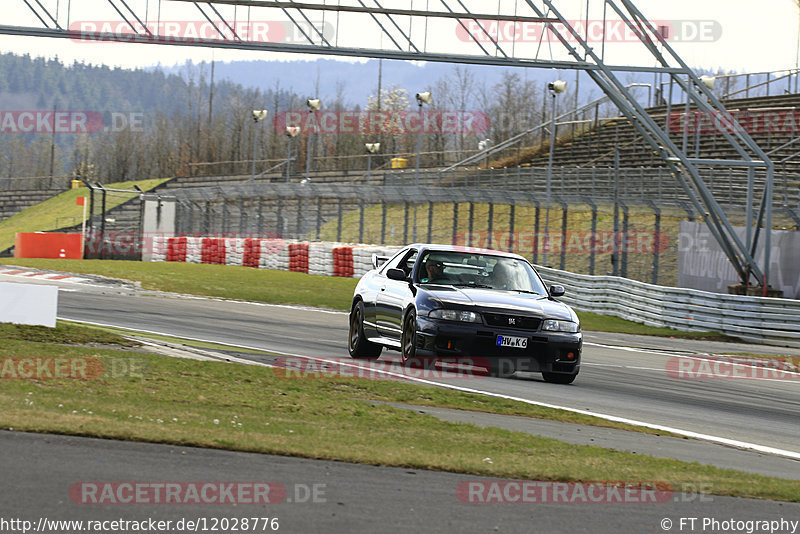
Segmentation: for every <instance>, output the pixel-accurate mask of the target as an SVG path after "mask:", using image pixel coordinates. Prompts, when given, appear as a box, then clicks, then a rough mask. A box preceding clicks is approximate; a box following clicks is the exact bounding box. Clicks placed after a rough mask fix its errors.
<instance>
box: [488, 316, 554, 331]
mask: <svg viewBox="0 0 800 534" xmlns="http://www.w3.org/2000/svg"><path fill="white" fill-rule="evenodd" d="M483 317H484V318H485V319H486V324H488V325H489V326H496V327H502V328H515V329H518V330H539V325H541V324H542V320H541V319H539V318H536V317H525V316H522V315H506V314H503V313H484V314H483Z"/></svg>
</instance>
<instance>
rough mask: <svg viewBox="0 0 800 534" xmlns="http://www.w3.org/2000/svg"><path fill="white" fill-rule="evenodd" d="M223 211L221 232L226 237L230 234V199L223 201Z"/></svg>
mask: <svg viewBox="0 0 800 534" xmlns="http://www.w3.org/2000/svg"><path fill="white" fill-rule="evenodd" d="M221 211H222V221H221V223H222V224H220V232H221V233H222V235H225V234H227V232H228V229H229V224H230V223H229V220H228V219H229V217H228V215H229V214H228V199H226V198H223V199H222V210H221Z"/></svg>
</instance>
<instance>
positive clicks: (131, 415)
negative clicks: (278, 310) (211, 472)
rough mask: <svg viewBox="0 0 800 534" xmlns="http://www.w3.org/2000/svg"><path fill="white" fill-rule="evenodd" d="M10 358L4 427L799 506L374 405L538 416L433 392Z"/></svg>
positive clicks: (76, 353)
mask: <svg viewBox="0 0 800 534" xmlns="http://www.w3.org/2000/svg"><path fill="white" fill-rule="evenodd" d="M65 328H67V329H77V330H81V329H80V328H79V327H75V326H73V325H65ZM87 330H88V329H87ZM90 332H91V331H90ZM70 335H75V336H76V337H78V338H79V337H80V335H81V334H79V333H75V334H70ZM108 335H112V334H108ZM29 337H32V338H35V337H36V336H35V335H30V336H29ZM106 341H108V340H106ZM31 357H35V358H41V359H48V358H60V359H65V358H77V359H82V360H85V361H91V362H95V364H96V363H97V362H100V365H94V366H92V365H89V366H88V367H89V368H92V369H94V374H92V375H91V376H90V377H89V378H88V379H82V380H80V379H38V380H37V379H19V378H18V379H14V378H8V377H7V374H8V370H9V368H8V367H6V365H7V364H6V361H7V360H8V359H9V358H31ZM0 360H2V362H3V363H2V365H0V370H3V371H2V374H0V376H2V378H0V403H2V406H3V410H2V412H0V427H2V428H14V429H16V430H25V431H34V432H55V433H62V434H69V435H79V436H92V437H101V438H111V439H124V440H133V441H148V442H155V443H170V444H176V445H186V446H190V445H191V446H200V447H210V448H219V449H228V450H238V451H249V452H258V453H269V454H280V455H288V456H299V457H307V458H320V459H329V460H342V461H348V462H356V463H364V464H374V465H389V466H402V467H408V468H418V469H432V470H441V471H451V472H458V473H469V474H474V475H482V476H496V477H505V478H515V479H528V480H540V481H621V480H628V481H646V482H665V483H669V484H671V485H672V486H673V487H676V488H679V487H681V485H683V484H692V485H693V486H692V487H704V488H708V489H709V491H710V492H712V493H714V494H717V495H731V496H739V497H752V498H761V499H775V500H784V501H795V502H796V501H800V482H798V481H791V480H783V479H778V478H772V477H766V476H761V475H754V474H746V473H742V472H738V471H735V470H727V469H719V468H715V467H709V466H704V465H700V464H698V463H686V462H680V461H676V460H670V459H661V458H653V457H650V456H645V455H639V454H630V453H624V452H617V451H613V450H608V449H602V448H598V447H589V446H576V445H570V444H566V443H563V442H559V441H557V440H554V439H549V438H542V437H537V436H531V435H528V434H524V433H519V432H511V431H506V430H500V429H492V428H479V427H477V426H474V425H468V424H459V423H450V422H444V421H440V420H438V419H436V418H434V417H431V416H427V415H423V414H419V413H416V412H413V411H408V410H402V409H397V408H394V407H391V406H387V405H381V404H379V405H371V404H369V403H365V402H364V400H376V401H388V402H400V403H406V404H430V403H432V404H433V405H443V406H456V407H458V406H469V407H472V408H473V409H480V408H487V409H490V410H491V411H497V412H503V411H515V409H517V410H519V411H526V410H536V409H538V408H536V407H521V406H520V407H515V406H512V404H513V405H518V404H520V403H511V402H510V401H502V400H499V399H488V398H484V397H481V396H479V395H472V394H467V393H461V392H455V391H448V390H441V389H438V388H433V387H429V386H418V385H413V384H406V383H400V382H390V381H382V380H365V379H357V378H352V379H317V380H315V379H288V378H282V377H281V376H280V375H279V374H278V373H273V370H272V369H269V368H264V367H257V366H244V365H231V364H226V363H218V362H199V361H194V360H184V359H174V358H164V357H159V356H153V355H150V354H144V353H137V352H131V351H130V350H128V351H121V350H114V349H108V348H95V347H87V346H82V345H80V346H79V345H72V346H65V345H55V344H52V343H49V342H38V341H30V340H20V339H3V342H2V344H1V345H0ZM98 369H100V370H101V371H100V372H98ZM504 407H505V409H504ZM541 410H543V409H541ZM487 458H488V459H490V461H487V460H486V459H487ZM453 491H454V493H455V488H454V489H453Z"/></svg>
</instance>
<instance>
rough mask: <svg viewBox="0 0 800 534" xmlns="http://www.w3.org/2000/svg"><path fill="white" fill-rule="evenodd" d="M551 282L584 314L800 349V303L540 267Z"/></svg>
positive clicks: (567, 301) (565, 300)
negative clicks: (710, 332)
mask: <svg viewBox="0 0 800 534" xmlns="http://www.w3.org/2000/svg"><path fill="white" fill-rule="evenodd" d="M537 270H538V271H539V274H541V275H542V278H544V280H545V281H546V282H547V283H548V285H552V284H560V285H563V286H564V287H565V288H566V289H567V294H566V295H564V297H562V298H561V299H560V300H563V301H564V302H566V303H567V304H569V305H570V306H572V307H574V308H575V309H576V310H579V311H588V312H595V313H601V314H604V315H613V316H615V317H621V318H622V319H627V320H629V321H634V322H637V323H642V324H646V325H649V326H666V327H669V328H674V329H676V330H685V331H694V332H701V331H715V332H721V333H723V334H727V335H730V336H733V337H738V338H740V339H743V340H745V341H749V342H751V343H763V344H766V345H778V346H782V347H800V301H798V300H792V299H777V298H769V297H748V296H740V295H725V294H721V293H710V292H707V291H698V290H695V289H684V288H677V287H664V286H655V285H652V284H645V283H644V282H637V281H635V280H628V279H627V278H619V277H616V276H589V275H583V274H574V273H569V272H566V271H559V270H557V269H549V268H547V267H538V266H537Z"/></svg>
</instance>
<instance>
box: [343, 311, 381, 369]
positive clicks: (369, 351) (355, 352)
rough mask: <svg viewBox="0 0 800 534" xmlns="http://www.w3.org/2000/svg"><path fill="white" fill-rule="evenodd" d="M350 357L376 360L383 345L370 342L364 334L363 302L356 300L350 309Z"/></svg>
mask: <svg viewBox="0 0 800 534" xmlns="http://www.w3.org/2000/svg"><path fill="white" fill-rule="evenodd" d="M348 349H349V352H350V357H351V358H354V359H357V360H377V359H378V358H379V357H380V355H381V350H383V347H381V346H380V345H378V344H377V343H372V342H371V341H369V340H368V339H367V336H365V335H364V303H363V302H361V301H358V302H357V303H356V305H355V306H353V309H352V310H351V311H350V336H349V343H348Z"/></svg>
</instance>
